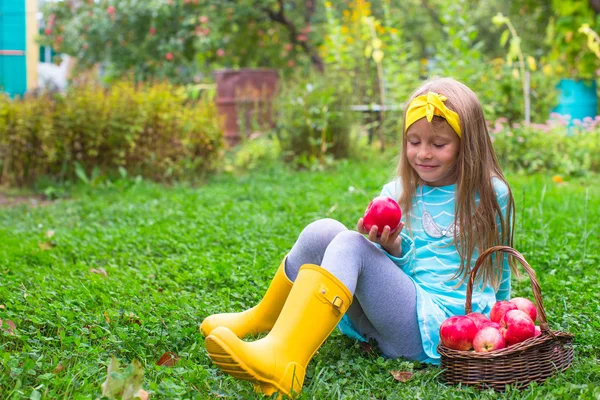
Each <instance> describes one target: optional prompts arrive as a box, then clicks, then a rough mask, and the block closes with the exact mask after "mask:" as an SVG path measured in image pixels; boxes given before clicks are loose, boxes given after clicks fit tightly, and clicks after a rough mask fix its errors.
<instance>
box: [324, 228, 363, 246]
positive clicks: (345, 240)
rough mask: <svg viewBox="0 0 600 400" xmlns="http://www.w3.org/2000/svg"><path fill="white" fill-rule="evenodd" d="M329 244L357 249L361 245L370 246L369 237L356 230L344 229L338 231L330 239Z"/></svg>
mask: <svg viewBox="0 0 600 400" xmlns="http://www.w3.org/2000/svg"><path fill="white" fill-rule="evenodd" d="M331 245H335V247H342V248H351V249H358V248H361V247H367V248H369V249H370V248H371V247H370V246H372V245H371V243H370V242H369V239H367V238H366V237H364V236H363V235H362V234H361V233H359V232H357V231H348V230H347V231H344V232H341V233H339V234H338V235H337V236H336V237H335V238H334V239H333V241H332V243H331Z"/></svg>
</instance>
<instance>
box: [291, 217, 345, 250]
mask: <svg viewBox="0 0 600 400" xmlns="http://www.w3.org/2000/svg"><path fill="white" fill-rule="evenodd" d="M344 231H347V229H346V227H345V226H344V225H343V224H342V223H341V222H339V221H336V220H335V219H331V218H324V219H319V220H317V221H315V222H312V223H310V224H308V225H307V226H306V228H304V230H303V231H302V233H301V234H300V238H299V240H302V241H307V240H308V241H311V242H316V243H324V244H329V243H331V241H332V240H333V239H334V238H335V237H336V236H337V235H339V234H340V233H342V232H344Z"/></svg>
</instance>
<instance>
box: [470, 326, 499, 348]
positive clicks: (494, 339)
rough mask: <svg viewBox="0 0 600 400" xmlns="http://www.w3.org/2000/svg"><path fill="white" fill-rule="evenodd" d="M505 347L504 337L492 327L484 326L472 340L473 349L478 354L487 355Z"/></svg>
mask: <svg viewBox="0 0 600 400" xmlns="http://www.w3.org/2000/svg"><path fill="white" fill-rule="evenodd" d="M505 347H506V342H505V340H504V336H502V333H500V331H499V330H498V329H496V328H494V327H492V326H486V327H484V328H482V329H480V330H479V332H477V333H476V334H475V337H474V338H473V348H474V349H475V351H476V352H478V353H487V352H490V351H493V350H498V349H503V348H505Z"/></svg>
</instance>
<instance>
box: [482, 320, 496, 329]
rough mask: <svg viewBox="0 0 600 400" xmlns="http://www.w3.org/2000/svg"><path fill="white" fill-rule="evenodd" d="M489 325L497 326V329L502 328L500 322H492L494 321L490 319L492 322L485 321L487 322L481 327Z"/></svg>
mask: <svg viewBox="0 0 600 400" xmlns="http://www.w3.org/2000/svg"><path fill="white" fill-rule="evenodd" d="M488 326H491V327H492V328H496V329H498V330H500V324H499V323H497V322H492V321H490V322H485V323H484V324H483V326H482V327H481V329H483V328H487V327H488Z"/></svg>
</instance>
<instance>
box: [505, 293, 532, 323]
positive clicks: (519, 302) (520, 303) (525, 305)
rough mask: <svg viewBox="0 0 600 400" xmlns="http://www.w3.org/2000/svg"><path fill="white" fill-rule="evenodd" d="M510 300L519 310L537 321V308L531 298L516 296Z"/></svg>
mask: <svg viewBox="0 0 600 400" xmlns="http://www.w3.org/2000/svg"><path fill="white" fill-rule="evenodd" d="M510 302H511V303H514V304H515V305H516V306H517V308H518V309H519V310H521V311H523V312H524V313H525V314H527V315H529V318H531V320H532V321H533V322H535V320H536V318H537V309H536V308H535V304H533V302H532V301H531V300H529V299H526V298H525V297H515V298H514V299H510Z"/></svg>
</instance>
